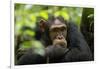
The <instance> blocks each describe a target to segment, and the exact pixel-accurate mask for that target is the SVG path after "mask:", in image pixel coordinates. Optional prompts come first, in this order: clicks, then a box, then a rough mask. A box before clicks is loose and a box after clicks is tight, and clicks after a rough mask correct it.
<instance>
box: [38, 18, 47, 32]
mask: <svg viewBox="0 0 100 69" xmlns="http://www.w3.org/2000/svg"><path fill="white" fill-rule="evenodd" d="M46 23H47V21H46V20H44V19H41V20H40V23H39V27H40V29H41V31H42V32H44V31H45V28H46Z"/></svg>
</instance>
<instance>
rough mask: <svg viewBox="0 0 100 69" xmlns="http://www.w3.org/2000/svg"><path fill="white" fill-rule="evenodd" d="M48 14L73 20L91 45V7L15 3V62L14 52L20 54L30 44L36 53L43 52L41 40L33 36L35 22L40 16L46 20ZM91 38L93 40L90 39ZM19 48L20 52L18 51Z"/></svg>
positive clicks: (92, 34)
mask: <svg viewBox="0 0 100 69" xmlns="http://www.w3.org/2000/svg"><path fill="white" fill-rule="evenodd" d="M49 15H54V16H62V17H63V18H64V19H65V20H68V21H73V22H75V23H76V24H77V26H78V28H79V30H80V31H82V33H83V34H84V36H86V37H85V38H86V40H87V42H88V44H90V45H93V41H94V37H93V36H94V9H93V8H82V7H64V6H46V5H31V4H15V6H14V19H15V20H14V21H15V24H14V25H15V27H14V30H15V31H14V32H15V33H14V34H15V35H14V37H15V43H14V44H15V60H16V61H15V63H16V62H17V58H16V54H22V52H24V51H25V50H27V49H28V48H30V47H32V46H34V48H35V49H36V52H37V53H40V54H43V50H42V48H43V46H42V44H41V42H40V41H38V40H36V39H35V38H34V37H35V35H36V33H35V28H36V24H37V23H38V22H39V21H40V19H41V18H43V19H45V20H48V17H49ZM87 32H88V33H87ZM88 36H89V37H88ZM91 39H92V40H93V41H90V40H91ZM89 42H90V43H89ZM91 43H92V44H91ZM20 50H21V53H18V51H20ZM93 51H94V50H93ZM17 56H18V55H17Z"/></svg>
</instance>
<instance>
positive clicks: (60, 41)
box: [53, 39, 67, 47]
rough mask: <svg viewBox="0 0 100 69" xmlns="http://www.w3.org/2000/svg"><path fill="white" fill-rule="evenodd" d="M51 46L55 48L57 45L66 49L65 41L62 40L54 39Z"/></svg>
mask: <svg viewBox="0 0 100 69" xmlns="http://www.w3.org/2000/svg"><path fill="white" fill-rule="evenodd" d="M53 45H54V46H57V45H60V46H62V47H66V46H67V41H66V40H64V39H60V40H59V39H55V40H54V41H53Z"/></svg>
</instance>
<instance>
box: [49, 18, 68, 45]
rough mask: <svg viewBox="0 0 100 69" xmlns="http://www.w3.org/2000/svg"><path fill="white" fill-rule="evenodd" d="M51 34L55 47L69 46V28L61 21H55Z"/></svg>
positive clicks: (50, 30)
mask: <svg viewBox="0 0 100 69" xmlns="http://www.w3.org/2000/svg"><path fill="white" fill-rule="evenodd" d="M49 32H50V38H51V40H52V43H53V45H64V46H65V45H67V41H66V36H67V27H66V25H65V24H64V23H62V22H61V21H60V20H59V19H55V20H54V23H52V25H51V27H50V29H49Z"/></svg>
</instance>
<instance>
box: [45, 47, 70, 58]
mask: <svg viewBox="0 0 100 69" xmlns="http://www.w3.org/2000/svg"><path fill="white" fill-rule="evenodd" d="M67 50H68V49H67V48H64V47H61V46H60V45H58V46H48V47H47V48H46V55H47V56H48V57H49V58H50V59H52V60H53V59H57V58H61V57H62V56H64V54H65V53H66V51H67Z"/></svg>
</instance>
